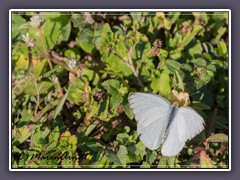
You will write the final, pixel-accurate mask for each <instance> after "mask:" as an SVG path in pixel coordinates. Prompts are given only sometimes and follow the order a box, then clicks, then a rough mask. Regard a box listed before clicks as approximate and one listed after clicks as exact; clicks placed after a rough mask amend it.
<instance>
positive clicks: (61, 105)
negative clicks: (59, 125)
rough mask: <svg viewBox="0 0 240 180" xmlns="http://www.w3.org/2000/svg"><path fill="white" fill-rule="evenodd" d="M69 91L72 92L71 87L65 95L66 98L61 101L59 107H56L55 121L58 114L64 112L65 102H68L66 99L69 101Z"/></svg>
mask: <svg viewBox="0 0 240 180" xmlns="http://www.w3.org/2000/svg"><path fill="white" fill-rule="evenodd" d="M69 90H70V87H69V89H68V90H67V92H66V93H65V95H64V97H63V98H62V100H61V101H60V103H59V104H58V106H57V107H56V109H55V112H54V116H53V118H54V119H56V117H57V115H58V113H60V111H62V108H63V105H64V103H65V101H66V99H67V96H68V93H69Z"/></svg>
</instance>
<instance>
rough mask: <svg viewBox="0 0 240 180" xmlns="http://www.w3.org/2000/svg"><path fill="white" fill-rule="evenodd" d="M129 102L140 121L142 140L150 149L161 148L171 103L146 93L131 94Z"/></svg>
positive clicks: (139, 131)
mask: <svg viewBox="0 0 240 180" xmlns="http://www.w3.org/2000/svg"><path fill="white" fill-rule="evenodd" d="M129 103H130V107H131V109H132V110H133V113H134V114H135V119H136V120H137V122H138V124H137V131H138V133H139V134H140V139H141V141H142V142H143V143H144V144H145V146H146V147H148V148H149V149H152V150H153V149H157V148H159V146H160V144H161V143H162V139H163V136H164V133H165V130H166V127H167V125H168V121H169V113H170V108H171V105H170V103H169V102H168V101H167V100H165V99H164V98H162V97H160V96H157V95H154V94H146V93H135V94H133V95H131V96H130V97H129Z"/></svg>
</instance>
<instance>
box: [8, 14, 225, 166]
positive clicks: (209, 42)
mask: <svg viewBox="0 0 240 180" xmlns="http://www.w3.org/2000/svg"><path fill="white" fill-rule="evenodd" d="M11 37H12V123H11V127H12V167H13V168H227V167H228V163H229V162H228V133H229V128H228V122H229V119H228V113H229V111H228V98H229V97H228V93H229V88H228V57H229V56H228V13H227V12H221V14H219V13H218V12H192V13H190V14H189V13H188V14H186V13H184V12H156V13H153V12H124V13H123V12H121V13H117V14H112V13H108V12H64V13H63V12H39V13H37V12H13V14H12V36H11ZM172 90H176V91H179V92H185V94H189V95H190V104H189V106H191V107H193V108H194V109H195V110H196V111H198V112H199V113H200V114H201V115H202V116H203V117H204V119H205V121H206V127H205V131H204V132H202V133H201V134H200V135H199V136H197V137H196V138H194V140H193V141H191V142H189V143H187V144H186V147H185V148H184V149H183V151H182V152H181V153H180V154H179V155H178V156H176V157H169V158H168V157H164V156H162V155H161V153H160V151H151V150H149V149H147V148H146V147H145V146H144V144H143V143H142V142H141V141H140V140H139V138H138V134H137V131H136V121H135V120H134V116H133V113H132V112H131V110H130V107H129V103H128V96H129V95H130V94H132V93H134V92H136V91H142V92H149V93H155V94H159V95H161V96H164V97H165V98H167V99H170V97H171V92H172ZM186 103H189V102H185V101H184V102H183V104H186Z"/></svg>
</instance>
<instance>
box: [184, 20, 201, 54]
mask: <svg viewBox="0 0 240 180" xmlns="http://www.w3.org/2000/svg"><path fill="white" fill-rule="evenodd" d="M202 29H203V27H202V26H201V25H197V24H196V25H194V27H193V30H192V32H188V33H187V34H186V36H185V37H184V38H183V41H182V43H181V45H180V49H184V47H186V46H187V45H188V44H189V43H190V42H191V41H192V40H193V39H194V38H195V37H196V35H197V34H198V33H199V32H200V31H201V30H202Z"/></svg>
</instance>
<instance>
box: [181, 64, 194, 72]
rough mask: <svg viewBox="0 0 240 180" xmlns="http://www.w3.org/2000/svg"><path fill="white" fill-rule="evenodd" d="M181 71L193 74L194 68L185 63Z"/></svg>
mask: <svg viewBox="0 0 240 180" xmlns="http://www.w3.org/2000/svg"><path fill="white" fill-rule="evenodd" d="M181 69H183V70H186V71H189V72H191V71H192V66H191V65H190V64H187V63H185V64H182V67H181Z"/></svg>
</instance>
